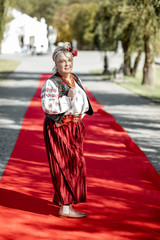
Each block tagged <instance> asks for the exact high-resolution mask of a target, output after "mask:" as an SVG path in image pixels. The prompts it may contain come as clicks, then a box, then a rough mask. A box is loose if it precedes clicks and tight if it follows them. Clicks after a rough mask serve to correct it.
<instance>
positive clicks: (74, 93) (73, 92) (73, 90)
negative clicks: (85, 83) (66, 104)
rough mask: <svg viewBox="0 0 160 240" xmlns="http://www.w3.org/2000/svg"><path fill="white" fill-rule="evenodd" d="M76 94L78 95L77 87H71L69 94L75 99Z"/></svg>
mask: <svg viewBox="0 0 160 240" xmlns="http://www.w3.org/2000/svg"><path fill="white" fill-rule="evenodd" d="M75 95H76V89H75V88H73V87H71V88H70V89H69V91H68V94H67V96H68V97H70V98H72V99H73V98H74V96H75Z"/></svg>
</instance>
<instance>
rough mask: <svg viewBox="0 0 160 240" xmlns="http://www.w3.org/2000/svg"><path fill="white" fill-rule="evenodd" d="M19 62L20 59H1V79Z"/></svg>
mask: <svg viewBox="0 0 160 240" xmlns="http://www.w3.org/2000/svg"><path fill="white" fill-rule="evenodd" d="M19 64H20V62H19V61H15V60H6V59H0V80H3V79H4V78H6V77H7V76H8V74H9V73H11V72H13V71H14V70H15V69H16V67H17V66H18V65H19Z"/></svg>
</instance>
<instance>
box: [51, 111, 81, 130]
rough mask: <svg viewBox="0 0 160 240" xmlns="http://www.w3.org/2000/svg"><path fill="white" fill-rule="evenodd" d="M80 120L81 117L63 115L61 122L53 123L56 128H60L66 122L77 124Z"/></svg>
mask: <svg viewBox="0 0 160 240" xmlns="http://www.w3.org/2000/svg"><path fill="white" fill-rule="evenodd" d="M81 119H82V115H81V114H79V115H64V116H63V118H62V120H61V122H59V123H57V122H55V125H56V127H61V126H63V125H64V124H66V123H68V122H79V121H81Z"/></svg>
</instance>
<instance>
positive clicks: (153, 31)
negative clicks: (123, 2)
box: [134, 0, 160, 87]
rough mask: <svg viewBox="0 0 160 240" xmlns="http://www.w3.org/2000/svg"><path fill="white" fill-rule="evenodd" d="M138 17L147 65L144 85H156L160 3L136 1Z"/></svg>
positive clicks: (145, 65)
mask: <svg viewBox="0 0 160 240" xmlns="http://www.w3.org/2000/svg"><path fill="white" fill-rule="evenodd" d="M134 5H135V10H136V11H137V16H138V17H139V18H140V19H141V21H140V27H141V31H142V34H143V41H144V52H145V63H144V68H143V81H142V84H144V85H148V86H151V87H153V85H154V56H155V50H156V46H155V43H156V39H157V38H159V32H160V30H159V24H160V1H158V0H146V1H142V0H136V1H134Z"/></svg>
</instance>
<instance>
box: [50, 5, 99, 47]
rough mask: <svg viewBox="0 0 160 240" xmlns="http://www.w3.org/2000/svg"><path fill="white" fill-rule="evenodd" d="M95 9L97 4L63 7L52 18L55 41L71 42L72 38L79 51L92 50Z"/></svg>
mask: <svg viewBox="0 0 160 240" xmlns="http://www.w3.org/2000/svg"><path fill="white" fill-rule="evenodd" d="M70 2H71V1H70ZM72 2H74V1H72ZM78 2H79V1H78ZM97 9H98V4H97V3H94V2H88V3H85V4H80V3H73V4H71V5H69V4H66V5H64V6H63V7H62V8H61V9H60V10H59V11H57V12H56V14H55V17H54V27H56V28H57V29H58V39H57V41H62V42H66V41H67V42H71V41H72V39H73V38H74V39H76V40H77V41H78V47H79V49H81V48H87V49H93V48H94V32H93V26H94V18H95V15H96V12H97Z"/></svg>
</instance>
